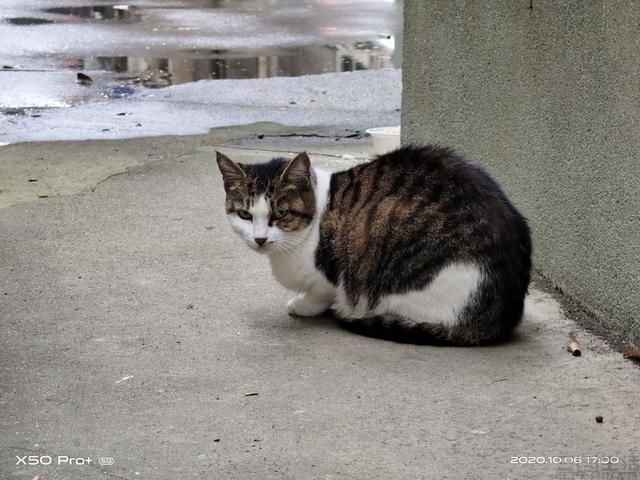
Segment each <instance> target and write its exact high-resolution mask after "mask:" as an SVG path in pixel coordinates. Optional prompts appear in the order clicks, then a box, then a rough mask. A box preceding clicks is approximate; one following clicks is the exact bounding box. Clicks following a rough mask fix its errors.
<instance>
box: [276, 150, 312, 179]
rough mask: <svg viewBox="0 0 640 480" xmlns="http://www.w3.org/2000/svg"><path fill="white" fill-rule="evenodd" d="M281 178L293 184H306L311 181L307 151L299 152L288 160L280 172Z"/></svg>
mask: <svg viewBox="0 0 640 480" xmlns="http://www.w3.org/2000/svg"><path fill="white" fill-rule="evenodd" d="M282 180H283V181H285V182H287V183H293V184H306V183H307V182H310V181H311V160H309V155H307V152H302V153H299V154H298V155H297V156H296V158H294V159H293V160H291V161H290V162H289V165H287V168H285V169H284V172H282Z"/></svg>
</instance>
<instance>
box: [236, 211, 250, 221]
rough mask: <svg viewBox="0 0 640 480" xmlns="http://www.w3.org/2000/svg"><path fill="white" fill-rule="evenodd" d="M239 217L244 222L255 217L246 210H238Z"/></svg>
mask: <svg viewBox="0 0 640 480" xmlns="http://www.w3.org/2000/svg"><path fill="white" fill-rule="evenodd" d="M238 216H239V217H240V218H241V219H243V220H251V219H252V218H253V216H252V215H251V214H250V213H249V212H247V211H246V210H238Z"/></svg>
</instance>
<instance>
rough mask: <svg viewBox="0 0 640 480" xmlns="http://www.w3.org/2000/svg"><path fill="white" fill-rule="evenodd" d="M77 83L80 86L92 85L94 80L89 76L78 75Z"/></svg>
mask: <svg viewBox="0 0 640 480" xmlns="http://www.w3.org/2000/svg"><path fill="white" fill-rule="evenodd" d="M76 82H78V83H79V84H80V85H91V84H92V83H93V79H92V78H91V77H90V76H89V75H85V74H84V73H78V75H76Z"/></svg>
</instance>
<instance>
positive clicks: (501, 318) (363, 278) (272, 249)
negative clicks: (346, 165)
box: [217, 146, 531, 345]
mask: <svg viewBox="0 0 640 480" xmlns="http://www.w3.org/2000/svg"><path fill="white" fill-rule="evenodd" d="M217 161H218V165H219V167H220V171H221V172H222V176H223V179H224V188H225V191H226V194H227V197H226V205H225V206H226V212H227V216H228V219H229V222H230V224H231V227H232V228H233V230H234V231H235V232H237V233H238V234H239V235H240V236H241V237H242V239H243V240H244V241H245V243H246V244H247V245H248V246H249V247H250V248H251V249H253V250H255V251H257V252H260V253H264V254H266V255H267V256H268V258H269V260H270V262H271V267H272V271H273V274H274V275H275V277H276V279H277V280H278V282H280V283H281V284H282V285H283V286H285V287H286V288H287V289H289V290H292V291H294V292H297V296H295V297H294V298H293V299H292V300H291V301H289V304H288V309H289V312H290V313H291V314H294V315H301V316H315V315H319V314H320V313H322V312H324V311H325V310H328V309H333V311H334V312H335V313H336V314H337V316H338V317H339V318H340V319H341V320H342V321H343V322H344V323H345V324H346V325H347V326H348V327H349V328H350V329H352V330H355V331H357V332H360V333H363V334H366V335H370V336H375V337H380V338H387V339H392V340H396V341H401V342H410V343H427V344H448V345H479V344H486V343H492V342H496V341H500V340H503V339H505V338H506V337H507V336H508V335H509V334H510V332H511V331H512V330H513V329H514V327H515V326H516V325H517V324H518V322H519V321H520V318H521V316H522V312H523V307H524V297H525V293H526V291H527V287H528V285H529V275H530V269H531V239H530V234H529V228H528V226H527V222H526V220H525V219H524V218H523V217H522V216H521V215H520V214H519V213H518V211H517V210H516V209H515V208H514V207H513V206H512V205H511V203H509V201H508V200H507V198H506V197H505V195H504V194H503V192H502V191H501V190H500V188H499V187H498V185H497V184H496V183H495V182H494V181H493V180H492V179H491V178H490V177H489V175H488V174H487V173H485V172H484V171H483V170H482V169H480V168H478V167H475V166H472V165H470V164H468V163H466V162H465V161H464V160H462V159H461V158H460V157H458V156H456V155H455V154H454V153H453V152H452V151H451V150H449V149H445V148H439V147H433V146H427V147H424V148H415V147H406V148H401V149H398V150H395V151H393V152H391V153H388V154H385V155H382V156H380V157H378V158H376V159H375V160H373V161H371V162H369V163H364V164H361V165H358V166H356V167H354V168H351V169H349V170H346V171H342V172H337V173H329V172H327V171H324V170H322V169H319V168H316V167H312V166H311V163H310V161H309V157H308V156H307V154H306V153H301V154H299V155H298V156H297V157H295V158H294V159H293V160H291V161H289V160H286V159H283V158H274V159H273V160H271V161H270V162H267V163H257V164H252V165H244V164H239V163H235V162H233V161H232V160H230V159H229V158H228V157H226V156H225V155H223V154H221V153H218V154H217Z"/></svg>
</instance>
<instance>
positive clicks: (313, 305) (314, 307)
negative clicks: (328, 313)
mask: <svg viewBox="0 0 640 480" xmlns="http://www.w3.org/2000/svg"><path fill="white" fill-rule="evenodd" d="M327 308H329V306H328V305H327V304H325V303H323V302H315V301H313V300H310V299H309V297H308V296H307V295H305V294H303V293H301V294H299V295H296V296H295V297H293V298H292V299H291V300H289V301H288V302H287V310H288V311H289V314H291V315H297V316H299V317H315V316H316V315H320V314H321V313H322V312H324V311H325V310H326V309H327Z"/></svg>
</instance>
